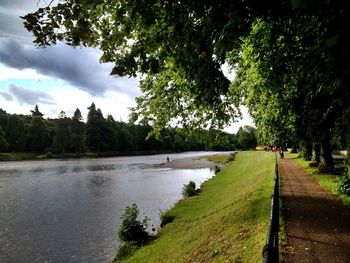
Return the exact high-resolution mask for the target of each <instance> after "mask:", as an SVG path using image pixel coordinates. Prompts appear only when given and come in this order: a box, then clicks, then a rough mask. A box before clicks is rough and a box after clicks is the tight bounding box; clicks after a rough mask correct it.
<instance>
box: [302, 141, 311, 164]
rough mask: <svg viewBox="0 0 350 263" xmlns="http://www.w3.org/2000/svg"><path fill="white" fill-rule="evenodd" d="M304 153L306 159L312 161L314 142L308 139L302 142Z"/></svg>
mask: <svg viewBox="0 0 350 263" xmlns="http://www.w3.org/2000/svg"><path fill="white" fill-rule="evenodd" d="M301 148H302V155H303V159H304V160H305V161H311V156H312V144H311V143H310V142H308V141H304V142H303V143H302V146H301Z"/></svg>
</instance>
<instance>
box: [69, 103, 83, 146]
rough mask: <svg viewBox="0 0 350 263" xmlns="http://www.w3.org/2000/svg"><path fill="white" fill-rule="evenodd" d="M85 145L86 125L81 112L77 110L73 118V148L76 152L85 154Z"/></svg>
mask: <svg viewBox="0 0 350 263" xmlns="http://www.w3.org/2000/svg"><path fill="white" fill-rule="evenodd" d="M84 144H85V124H84V122H83V117H82V116H81V112H80V110H79V109H78V108H77V109H76V110H75V112H74V115H73V118H72V128H71V146H72V147H73V148H74V149H75V152H83V150H84Z"/></svg>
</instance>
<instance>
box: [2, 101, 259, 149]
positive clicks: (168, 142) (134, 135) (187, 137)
mask: <svg viewBox="0 0 350 263" xmlns="http://www.w3.org/2000/svg"><path fill="white" fill-rule="evenodd" d="M88 109H89V112H88V116H87V121H86V123H85V122H83V117H82V115H81V112H80V110H79V109H76V111H75V112H74V115H73V116H72V117H67V116H66V114H65V112H64V111H61V113H60V114H59V116H58V118H57V119H50V118H48V119H44V118H43V114H42V113H41V112H40V111H39V108H38V106H35V108H34V110H32V111H31V114H30V115H18V114H8V113H6V111H4V110H2V109H0V151H2V152H40V153H41V152H51V153H55V154H61V153H65V152H74V153H83V152H121V153H127V152H180V151H197V150H215V151H220V150H235V149H237V148H243V149H246V148H247V149H248V148H252V147H254V144H256V139H255V129H254V128H252V127H249V126H248V127H247V126H245V127H244V128H240V130H239V132H238V133H237V135H235V134H229V133H226V132H223V131H219V130H210V131H207V130H200V131H199V130H198V131H191V132H189V131H187V130H185V129H180V128H168V129H164V130H163V131H161V132H160V133H159V134H158V135H157V136H150V137H149V138H148V135H149V133H150V132H151V131H152V127H150V126H144V125H136V124H132V123H125V122H119V121H115V120H114V119H113V117H112V115H108V116H107V118H105V117H104V116H103V114H102V111H101V110H100V109H98V108H96V106H95V104H94V103H92V104H91V106H90V107H88Z"/></svg>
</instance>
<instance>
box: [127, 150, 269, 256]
mask: <svg viewBox="0 0 350 263" xmlns="http://www.w3.org/2000/svg"><path fill="white" fill-rule="evenodd" d="M273 179H274V155H272V154H271V153H266V152H240V153H239V154H238V155H237V157H236V160H235V161H234V162H231V163H229V164H228V165H226V166H224V167H223V168H222V169H221V172H220V173H218V174H217V175H216V176H215V177H213V178H212V179H211V180H208V181H207V182H205V183H204V184H203V185H202V188H201V193H200V194H199V195H196V196H193V197H189V198H186V199H183V200H180V201H179V202H177V203H176V204H175V206H174V208H173V209H171V211H169V212H171V214H172V215H174V216H175V220H174V221H173V222H171V223H169V224H167V225H166V226H165V227H164V228H162V229H161V230H160V231H159V232H158V238H157V239H156V240H154V241H152V242H151V243H150V244H148V245H146V246H143V247H141V248H140V249H138V250H136V251H135V253H134V254H133V255H131V256H130V257H128V258H125V259H123V260H122V262H261V261H262V249H263V246H264V244H265V241H266V234H267V229H268V222H269V215H270V205H271V194H272V190H273V182H274V181H273Z"/></svg>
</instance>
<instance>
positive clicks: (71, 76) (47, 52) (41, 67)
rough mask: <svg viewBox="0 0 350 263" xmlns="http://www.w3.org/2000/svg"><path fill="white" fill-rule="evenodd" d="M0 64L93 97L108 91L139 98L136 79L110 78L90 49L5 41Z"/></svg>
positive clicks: (96, 55)
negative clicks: (61, 82)
mask: <svg viewBox="0 0 350 263" xmlns="http://www.w3.org/2000/svg"><path fill="white" fill-rule="evenodd" d="M0 62H1V63H3V64H5V65H6V66H8V67H12V68H16V69H20V70H21V69H34V70H36V71H37V72H39V73H41V74H43V75H46V76H51V77H56V78H60V79H62V80H65V81H67V82H68V83H70V84H71V85H72V86H75V87H77V88H79V89H81V90H84V91H86V92H88V93H90V94H91V95H94V96H103V95H104V93H105V92H106V91H108V90H109V91H118V92H120V93H124V94H127V95H128V96H129V97H135V96H137V95H139V89H138V80H137V79H129V78H117V77H113V76H110V75H109V73H110V71H111V69H112V65H111V64H101V63H99V52H98V51H96V50H95V49H91V48H90V49H88V48H75V49H74V48H72V47H70V46H67V45H64V44H62V43H60V44H57V45H55V46H49V47H46V48H36V47H34V46H31V45H25V44H20V43H18V42H17V41H15V40H7V41H3V43H2V44H0Z"/></svg>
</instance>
